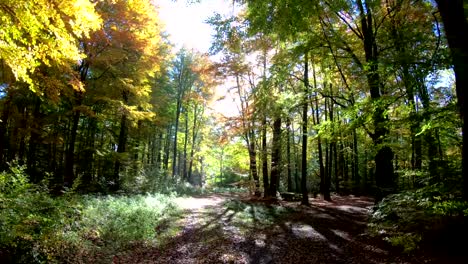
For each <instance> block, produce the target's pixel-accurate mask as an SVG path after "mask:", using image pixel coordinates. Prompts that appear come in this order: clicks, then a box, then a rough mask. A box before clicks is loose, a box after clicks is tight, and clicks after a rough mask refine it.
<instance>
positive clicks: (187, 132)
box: [182, 109, 189, 181]
mask: <svg viewBox="0 0 468 264" xmlns="http://www.w3.org/2000/svg"><path fill="white" fill-rule="evenodd" d="M188 135H189V127H188V109H187V110H185V137H184V157H183V162H184V163H183V167H182V177H183V179H184V180H186V181H187V180H188V174H187V144H188Z"/></svg>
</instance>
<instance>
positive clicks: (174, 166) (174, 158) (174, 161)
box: [172, 98, 182, 177]
mask: <svg viewBox="0 0 468 264" xmlns="http://www.w3.org/2000/svg"><path fill="white" fill-rule="evenodd" d="M181 100H182V99H180V98H177V106H176V107H177V108H176V118H175V128H174V145H173V149H172V151H173V153H172V177H175V176H176V174H177V134H178V133H177V132H178V131H179V118H180V110H181V109H180V108H181V104H182V103H181Z"/></svg>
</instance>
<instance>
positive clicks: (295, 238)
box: [117, 195, 463, 263]
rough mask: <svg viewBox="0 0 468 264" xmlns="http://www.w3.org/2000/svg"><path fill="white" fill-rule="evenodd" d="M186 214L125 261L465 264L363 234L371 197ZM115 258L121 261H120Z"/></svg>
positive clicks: (237, 202)
mask: <svg viewBox="0 0 468 264" xmlns="http://www.w3.org/2000/svg"><path fill="white" fill-rule="evenodd" d="M223 198H225V199H226V201H225V202H224V203H222V204H218V205H210V206H207V207H205V208H204V209H203V210H198V211H190V210H188V211H187V212H186V214H187V215H186V218H187V219H186V221H185V222H184V223H185V226H184V228H183V231H182V232H181V233H180V234H179V235H177V236H175V237H173V238H171V239H167V240H166V241H165V242H164V243H162V244H160V245H159V246H156V247H155V246H153V247H145V246H143V247H140V248H138V249H137V250H135V251H133V252H132V253H131V254H127V255H124V256H121V257H120V259H119V261H120V262H121V263H463V262H462V261H461V260H460V262H459V261H458V260H456V259H450V260H447V259H445V261H444V262H440V259H431V258H426V257H424V256H416V255H414V256H408V255H404V254H402V253H401V251H399V250H397V249H395V248H392V247H390V246H389V245H387V244H386V243H384V242H383V241H382V240H380V239H378V238H372V237H369V236H367V235H365V231H366V223H367V219H368V215H369V209H370V208H371V207H372V205H373V201H372V200H371V199H368V198H359V197H334V198H335V199H334V202H324V201H322V200H320V199H311V206H310V207H303V206H298V205H297V204H294V203H284V202H278V203H268V202H265V201H262V200H257V199H255V200H249V199H245V198H243V197H239V196H236V197H233V196H231V195H226V196H224V197H223ZM119 261H117V262H119Z"/></svg>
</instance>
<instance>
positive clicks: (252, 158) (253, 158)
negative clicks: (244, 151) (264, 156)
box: [246, 131, 261, 196]
mask: <svg viewBox="0 0 468 264" xmlns="http://www.w3.org/2000/svg"><path fill="white" fill-rule="evenodd" d="M246 137H247V138H248V142H247V144H248V146H249V147H248V149H249V167H250V168H249V169H250V175H251V177H252V179H253V180H254V184H255V187H254V188H255V190H254V195H255V196H260V195H261V193H260V181H259V179H258V173H257V153H256V151H255V135H254V132H253V131H249V132H248V133H247V135H246Z"/></svg>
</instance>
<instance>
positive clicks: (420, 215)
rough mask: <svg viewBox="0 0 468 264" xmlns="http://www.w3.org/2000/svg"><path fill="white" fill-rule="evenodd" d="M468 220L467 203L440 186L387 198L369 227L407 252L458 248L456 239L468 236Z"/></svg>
mask: <svg viewBox="0 0 468 264" xmlns="http://www.w3.org/2000/svg"><path fill="white" fill-rule="evenodd" d="M467 219H468V202H466V201H463V200H461V199H460V198H458V197H456V196H454V195H453V192H450V191H449V190H447V188H446V186H445V185H444V184H441V183H439V184H434V185H429V186H425V187H423V188H420V189H417V190H413V191H405V192H402V193H398V194H393V195H390V196H388V197H386V198H385V199H383V200H382V201H381V202H380V203H379V204H378V205H377V206H376V207H375V210H374V212H373V214H372V217H371V221H370V224H369V227H370V230H371V233H372V234H374V235H379V236H383V238H384V239H385V240H387V241H388V242H390V243H391V244H392V245H395V246H400V247H402V248H403V249H404V251H406V252H411V251H413V250H415V249H418V248H420V246H437V247H439V248H441V247H446V248H450V247H451V248H452V249H456V247H452V246H453V245H455V246H456V241H458V240H457V238H463V239H464V236H466V235H467V233H468V232H467V230H468V228H467V224H468V221H467ZM460 241H461V240H460Z"/></svg>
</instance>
